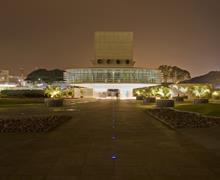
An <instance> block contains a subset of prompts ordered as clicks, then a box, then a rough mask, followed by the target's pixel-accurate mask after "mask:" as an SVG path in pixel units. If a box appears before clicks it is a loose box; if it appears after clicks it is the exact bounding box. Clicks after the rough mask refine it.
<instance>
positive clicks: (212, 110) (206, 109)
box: [175, 103, 220, 117]
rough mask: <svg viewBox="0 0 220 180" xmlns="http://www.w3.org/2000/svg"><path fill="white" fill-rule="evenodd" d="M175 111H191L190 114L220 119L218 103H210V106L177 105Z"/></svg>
mask: <svg viewBox="0 0 220 180" xmlns="http://www.w3.org/2000/svg"><path fill="white" fill-rule="evenodd" d="M175 109H177V110H181V111H190V112H197V113H201V114H204V115H209V116H219V117H220V104H216V103H209V104H198V105H194V104H179V105H178V104H177V105H176V106H175Z"/></svg>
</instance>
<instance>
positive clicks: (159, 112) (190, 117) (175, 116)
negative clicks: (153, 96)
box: [147, 108, 220, 128]
mask: <svg viewBox="0 0 220 180" xmlns="http://www.w3.org/2000/svg"><path fill="white" fill-rule="evenodd" d="M147 112H148V113H149V114H150V115H152V116H153V117H155V118H157V119H159V120H161V121H163V122H165V123H166V124H167V125H169V126H170V127H172V128H208V127H213V126H219V125H220V117H213V116H204V115H201V114H198V113H193V112H185V111H178V110H174V109H171V108H155V109H147Z"/></svg>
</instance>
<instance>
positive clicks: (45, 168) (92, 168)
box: [0, 100, 220, 180]
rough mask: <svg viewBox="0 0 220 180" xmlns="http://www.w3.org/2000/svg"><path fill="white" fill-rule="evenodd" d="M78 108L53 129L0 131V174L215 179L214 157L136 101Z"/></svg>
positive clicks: (54, 179)
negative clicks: (27, 131) (141, 107)
mask: <svg viewBox="0 0 220 180" xmlns="http://www.w3.org/2000/svg"><path fill="white" fill-rule="evenodd" d="M78 106H79V107H78V108H79V111H76V112H72V115H73V119H72V120H71V121H69V122H68V123H66V124H64V125H63V126H61V127H59V128H58V129H56V130H55V131H53V132H50V133H47V134H32V135H31V134H23V135H22V134H20V135H19V134H0V147H1V148H0V155H1V156H0V177H2V179H6V178H9V177H10V178H11V179H13V180H14V179H16V180H17V179H19V180H20V179H22V180H24V179H27V180H30V179H31V177H32V179H31V180H35V179H36V180H44V179H45V180H62V179H63V180H78V179H80V180H81V179H83V180H84V179H85V180H90V179H94V180H109V179H114V180H142V179H143V180H151V179H152V180H157V179H161V180H166V179H167V180H172V179H177V180H181V179H183V180H191V179H192V180H197V179H198V180H205V179H208V180H215V179H216V180H217V179H220V157H219V156H217V155H216V154H213V152H210V151H209V150H207V149H205V148H204V147H202V146H200V145H198V144H195V143H193V141H191V140H190V139H187V138H186V137H184V136H183V135H181V134H180V133H178V132H176V131H173V130H171V129H169V128H167V127H166V126H164V125H163V124H161V123H160V122H158V121H157V120H154V119H152V118H151V117H149V116H148V115H147V114H146V113H145V112H144V111H143V109H140V108H138V107H137V105H136V104H135V102H131V101H118V102H117V101H116V100H115V101H98V102H92V103H88V104H79V105H78ZM0 179H1V178H0Z"/></svg>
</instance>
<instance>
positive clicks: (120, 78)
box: [64, 32, 162, 99]
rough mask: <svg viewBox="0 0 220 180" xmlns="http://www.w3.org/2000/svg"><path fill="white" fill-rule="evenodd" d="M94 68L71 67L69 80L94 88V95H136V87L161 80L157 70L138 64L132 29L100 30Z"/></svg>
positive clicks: (68, 70) (68, 81) (154, 83)
mask: <svg viewBox="0 0 220 180" xmlns="http://www.w3.org/2000/svg"><path fill="white" fill-rule="evenodd" d="M92 64H93V67H90V68H73V69H67V70H66V72H65V73H64V79H65V82H66V83H67V84H69V85H72V86H81V87H86V88H90V89H93V96H94V97H97V98H99V97H100V98H101V97H102V98H107V97H109V96H119V97H120V98H121V99H127V98H133V93H132V92H133V89H135V88H141V87H146V86H153V85H157V84H160V83H161V78H162V76H161V72H160V71H159V70H156V69H148V68H143V67H134V64H135V61H134V59H133V33H132V32H96V33H95V57H94V59H93V60H92Z"/></svg>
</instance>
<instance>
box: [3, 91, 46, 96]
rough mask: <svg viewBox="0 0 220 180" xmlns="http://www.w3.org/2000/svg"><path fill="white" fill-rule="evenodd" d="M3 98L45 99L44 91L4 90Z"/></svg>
mask: <svg viewBox="0 0 220 180" xmlns="http://www.w3.org/2000/svg"><path fill="white" fill-rule="evenodd" d="M1 96H2V97H28V98H39V97H45V95H44V91H43V90H36V89H34V90H29V89H25V90H23V89H22V90H2V91H1Z"/></svg>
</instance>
